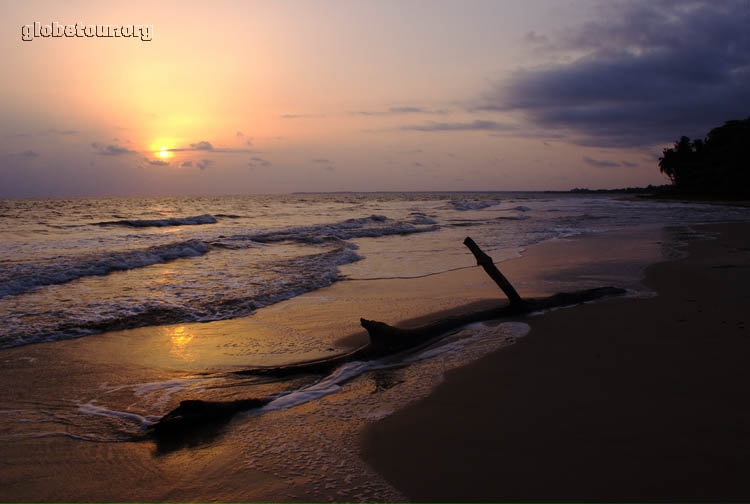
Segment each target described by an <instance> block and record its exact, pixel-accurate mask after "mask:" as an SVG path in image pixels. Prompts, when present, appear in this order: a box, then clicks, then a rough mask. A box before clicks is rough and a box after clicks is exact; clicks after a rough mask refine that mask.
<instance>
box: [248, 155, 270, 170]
mask: <svg viewBox="0 0 750 504" xmlns="http://www.w3.org/2000/svg"><path fill="white" fill-rule="evenodd" d="M247 165H248V166H249V167H250V168H255V167H257V166H260V167H263V168H265V167H266V166H271V162H270V161H268V160H267V159H263V158H259V157H251V158H250V162H249V163H247Z"/></svg>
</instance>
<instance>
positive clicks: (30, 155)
mask: <svg viewBox="0 0 750 504" xmlns="http://www.w3.org/2000/svg"><path fill="white" fill-rule="evenodd" d="M19 156H21V157H23V158H26V159H33V158H36V157H39V153H37V152H35V151H33V150H27V151H23V152H22V153H20V154H19Z"/></svg>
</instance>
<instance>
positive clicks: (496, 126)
mask: <svg viewBox="0 0 750 504" xmlns="http://www.w3.org/2000/svg"><path fill="white" fill-rule="evenodd" d="M401 129H403V130H410V131H513V130H516V129H518V125H516V124H509V123H499V122H495V121H483V120H479V119H477V120H475V121H472V122H459V123H440V122H430V123H427V124H414V125H410V126H404V127H403V128H401Z"/></svg>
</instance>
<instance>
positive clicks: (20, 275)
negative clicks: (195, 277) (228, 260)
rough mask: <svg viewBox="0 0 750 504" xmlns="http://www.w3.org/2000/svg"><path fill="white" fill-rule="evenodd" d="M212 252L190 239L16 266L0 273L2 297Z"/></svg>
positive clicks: (206, 246) (207, 245)
mask: <svg viewBox="0 0 750 504" xmlns="http://www.w3.org/2000/svg"><path fill="white" fill-rule="evenodd" d="M209 250H211V247H210V245H209V244H207V243H205V242H202V241H200V240H187V241H182V242H176V243H168V244H165V245H155V246H152V247H146V248H141V249H135V250H125V251H116V252H106V253H98V254H89V255H84V256H67V257H66V256H63V257H55V258H52V259H51V260H49V261H48V262H36V263H21V264H14V265H10V266H7V267H5V268H4V269H3V270H2V272H0V298H2V297H5V296H10V295H17V294H23V293H24V292H28V291H30V290H32V289H36V288H38V287H43V286H45V285H55V284H61V283H66V282H70V281H71V280H76V279H78V278H82V277H87V276H98V275H107V274H109V273H112V272H113V271H124V270H129V269H134V268H142V267H144V266H150V265H152V264H159V263H165V262H169V261H172V260H174V259H178V258H181V257H196V256H200V255H203V254H205V253H207V252H208V251H209Z"/></svg>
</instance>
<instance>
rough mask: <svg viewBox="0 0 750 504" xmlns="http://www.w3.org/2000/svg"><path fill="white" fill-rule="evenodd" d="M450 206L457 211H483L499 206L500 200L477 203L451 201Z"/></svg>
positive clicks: (473, 201)
mask: <svg viewBox="0 0 750 504" xmlns="http://www.w3.org/2000/svg"><path fill="white" fill-rule="evenodd" d="M450 204H451V205H452V206H453V208H454V209H455V210H459V211H462V212H463V211H465V210H482V209H483V208H488V207H491V206H495V205H499V204H500V200H490V201H476V200H451V201H450Z"/></svg>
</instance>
